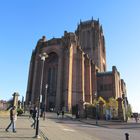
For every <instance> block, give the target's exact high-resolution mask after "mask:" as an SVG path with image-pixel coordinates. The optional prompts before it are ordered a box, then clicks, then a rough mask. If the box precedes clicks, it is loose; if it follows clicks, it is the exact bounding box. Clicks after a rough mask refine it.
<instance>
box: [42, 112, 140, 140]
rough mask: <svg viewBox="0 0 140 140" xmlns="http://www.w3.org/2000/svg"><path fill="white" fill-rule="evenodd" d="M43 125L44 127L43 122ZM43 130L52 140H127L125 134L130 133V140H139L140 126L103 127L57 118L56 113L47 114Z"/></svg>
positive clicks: (66, 118)
mask: <svg viewBox="0 0 140 140" xmlns="http://www.w3.org/2000/svg"><path fill="white" fill-rule="evenodd" d="M41 123H42V124H41V125H42V126H43V121H41ZM42 128H43V129H44V132H45V131H46V135H47V137H48V138H49V139H52V140H55V139H56V140H59V139H60V140H79V139H80V140H125V133H129V140H138V139H139V132H140V124H134V123H132V125H131V124H128V125H127V124H125V125H122V124H120V125H111V124H110V125H106V126H105V125H104V126H103V127H101V126H96V125H90V124H86V123H83V122H80V121H78V120H72V119H70V118H68V117H65V118H64V119H62V118H61V117H60V118H57V117H56V114H54V113H47V119H46V125H45V124H44V127H42ZM52 135H53V137H52Z"/></svg>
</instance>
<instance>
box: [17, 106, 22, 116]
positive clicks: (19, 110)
mask: <svg viewBox="0 0 140 140" xmlns="http://www.w3.org/2000/svg"><path fill="white" fill-rule="evenodd" d="M21 114H23V110H22V109H21V108H18V109H17V115H18V116H20V115H21Z"/></svg>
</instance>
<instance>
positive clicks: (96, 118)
mask: <svg viewBox="0 0 140 140" xmlns="http://www.w3.org/2000/svg"><path fill="white" fill-rule="evenodd" d="M95 100H96V125H98V111H97V109H98V105H97V92H95Z"/></svg>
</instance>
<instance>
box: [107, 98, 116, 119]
mask: <svg viewBox="0 0 140 140" xmlns="http://www.w3.org/2000/svg"><path fill="white" fill-rule="evenodd" d="M108 107H110V109H111V114H112V118H113V119H114V118H116V117H117V115H118V102H117V101H116V99H114V98H113V97H111V98H109V100H108Z"/></svg>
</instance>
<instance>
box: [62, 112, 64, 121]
mask: <svg viewBox="0 0 140 140" xmlns="http://www.w3.org/2000/svg"><path fill="white" fill-rule="evenodd" d="M63 118H64V110H62V119H63Z"/></svg>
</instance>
